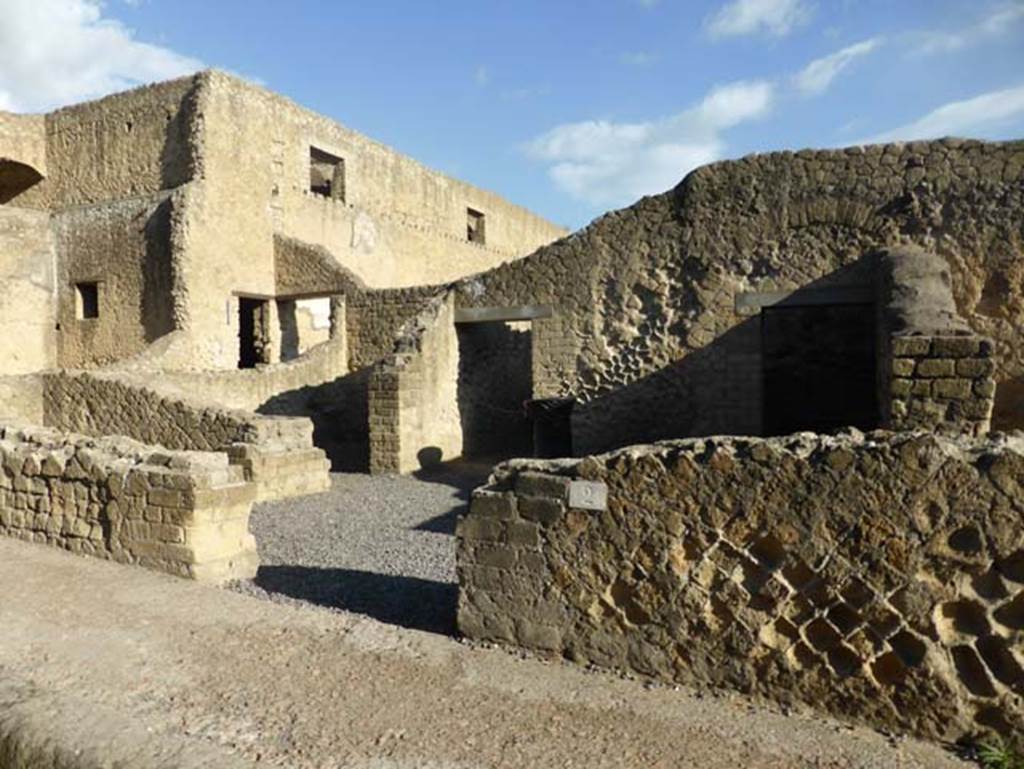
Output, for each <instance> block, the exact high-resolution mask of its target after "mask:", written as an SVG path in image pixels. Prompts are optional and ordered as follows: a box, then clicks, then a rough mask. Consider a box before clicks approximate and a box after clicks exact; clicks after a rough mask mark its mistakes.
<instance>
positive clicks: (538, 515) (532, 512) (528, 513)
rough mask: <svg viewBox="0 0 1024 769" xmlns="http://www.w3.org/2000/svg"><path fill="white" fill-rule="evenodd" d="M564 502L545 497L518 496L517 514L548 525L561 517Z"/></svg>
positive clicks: (563, 511) (563, 510)
mask: <svg viewBox="0 0 1024 769" xmlns="http://www.w3.org/2000/svg"><path fill="white" fill-rule="evenodd" d="M564 513H565V504H564V503H562V502H560V501H558V500H556V499H548V498H546V497H520V498H519V514H520V515H521V516H522V517H523V518H526V519H527V520H530V521H536V522H537V523H540V524H542V525H544V526H550V525H551V524H553V523H555V522H557V521H558V520H559V519H561V517H562V515H563V514H564Z"/></svg>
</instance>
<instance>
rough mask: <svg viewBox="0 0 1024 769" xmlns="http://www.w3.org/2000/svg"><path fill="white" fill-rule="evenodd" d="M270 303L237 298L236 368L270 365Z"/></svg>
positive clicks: (262, 300) (261, 300)
mask: <svg viewBox="0 0 1024 769" xmlns="http://www.w3.org/2000/svg"><path fill="white" fill-rule="evenodd" d="M269 326H270V303H269V302H267V301H266V300H264V299H250V298H248V297H244V296H243V297H239V298H238V368H255V367H256V366H258V365H261V364H264V363H270V333H269V331H270V328H269Z"/></svg>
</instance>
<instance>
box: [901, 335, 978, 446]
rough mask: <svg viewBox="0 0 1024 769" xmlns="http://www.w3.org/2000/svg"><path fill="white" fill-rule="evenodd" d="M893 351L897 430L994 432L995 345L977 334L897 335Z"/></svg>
mask: <svg viewBox="0 0 1024 769" xmlns="http://www.w3.org/2000/svg"><path fill="white" fill-rule="evenodd" d="M890 346H891V347H890V348H891V350H892V358H891V359H890V360H889V374H890V375H891V379H890V381H889V394H890V400H889V404H888V405H889V420H888V423H889V426H890V427H891V428H893V429H897V430H941V429H945V430H954V431H958V432H966V433H968V434H969V435H983V434H985V433H987V432H988V431H989V426H990V422H991V419H992V404H993V398H994V396H995V392H996V383H995V380H994V379H993V378H992V374H993V373H994V372H995V370H996V365H995V361H994V360H993V359H992V353H993V345H992V340H990V339H984V338H982V337H979V336H977V335H973V334H971V335H967V336H897V337H894V338H893V339H892V340H891V342H890Z"/></svg>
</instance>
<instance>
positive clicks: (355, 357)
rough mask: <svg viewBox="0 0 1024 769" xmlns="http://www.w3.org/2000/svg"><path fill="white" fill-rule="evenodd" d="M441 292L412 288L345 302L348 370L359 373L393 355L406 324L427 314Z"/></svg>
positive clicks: (369, 293) (355, 296)
mask: <svg viewBox="0 0 1024 769" xmlns="http://www.w3.org/2000/svg"><path fill="white" fill-rule="evenodd" d="M443 292H444V290H443V289H440V288H433V287H429V288H409V289H401V288H400V289H393V290H380V291H367V292H365V293H359V294H352V295H349V296H347V297H346V301H345V324H346V328H347V331H348V340H349V368H350V369H351V370H352V371H358V370H359V369H361V368H364V367H366V366H371V365H373V364H374V363H377V362H378V361H380V360H382V359H383V358H384V357H385V356H387V355H390V354H391V353H392V352H394V348H395V344H396V340H397V338H398V337H399V335H400V333H401V331H402V329H403V327H404V326H405V324H406V323H408V322H409V321H411V320H412V319H413V318H415V317H416V316H417V315H418V314H420V313H421V312H423V311H424V309H425V308H426V307H427V305H428V304H429V303H430V300H431V298H433V297H437V296H439V295H440V294H442V293H443Z"/></svg>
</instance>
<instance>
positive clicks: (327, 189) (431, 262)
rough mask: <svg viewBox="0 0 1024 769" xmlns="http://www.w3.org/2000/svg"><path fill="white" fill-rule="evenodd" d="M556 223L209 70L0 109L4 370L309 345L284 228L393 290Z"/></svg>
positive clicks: (275, 352) (187, 361)
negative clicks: (160, 346)
mask: <svg viewBox="0 0 1024 769" xmlns="http://www.w3.org/2000/svg"><path fill="white" fill-rule="evenodd" d="M563 234H564V231H563V230H562V229H560V228H558V227H555V226H553V225H551V224H549V223H548V222H546V221H544V220H543V219H540V218H539V217H537V216H534V215H532V214H530V213H529V212H527V211H525V210H523V209H521V208H518V207H517V206H514V205H511V204H510V203H508V202H506V201H504V200H502V199H501V198H499V197H497V196H496V195H493V194H491V193H489V192H486V191H484V190H481V189H478V188H476V187H473V186H471V185H468V184H465V183H464V182H460V181H458V180H455V179H452V178H449V177H446V176H443V175H441V174H439V173H436V172H433V171H431V170H430V169H428V168H425V167H424V166H423V165H421V164H419V163H417V162H415V161H414V160H412V159H410V158H407V157H404V156H402V155H400V154H398V153H397V152H394V151H393V150H391V149H389V148H387V147H384V146H382V145H381V144H379V143H377V142H374V141H372V140H370V139H368V138H366V137H364V136H361V135H359V134H357V133H355V132H353V131H351V130H349V129H347V128H344V127H343V126H341V125H338V124H337V123H335V122H333V121H331V120H328V119H326V118H323V117H321V116H319V115H316V114H314V113H312V112H310V111H308V110H305V109H302V108H300V107H298V106H297V105H295V104H293V103H291V102H289V101H288V100H286V99H284V98H282V97H280V96H277V95H276V94H273V93H270V92H268V91H266V90H265V89H262V88H259V87H256V86H253V85H251V84H249V83H246V82H243V81H241V80H238V79H236V78H233V77H230V76H228V75H225V74H223V73H220V72H204V73H201V74H199V75H196V76H194V77H189V78H184V79H181V80H176V81H172V82H168V83H161V84H158V85H154V86H150V87H146V88H140V89H138V90H135V91H131V92H128V93H123V94H117V95H114V96H110V97H107V98H105V99H101V100H99V101H96V102H90V103H87V104H81V105H77V106H72V107H67V108H64V109H60V110H57V111H55V112H52V113H50V114H47V115H43V116H37V115H29V116H23V115H11V114H0V243H2V248H0V254H2V259H3V261H2V262H0V280H3V282H4V285H5V288H7V289H12V290H8V291H5V294H7V295H9V296H13V297H16V298H11V299H7V300H5V302H4V304H3V307H2V308H0V313H2V314H0V327H2V328H3V329H4V331H5V333H4V336H5V337H6V338H7V339H13V338H17V339H18V340H19V343H18V344H17V345H13V344H12V345H6V344H5V346H4V348H3V350H4V357H5V365H4V372H5V373H9V374H15V373H26V372H32V371H38V370H41V369H46V368H52V367H55V366H59V367H64V368H93V367H96V366H100V365H104V364H109V363H112V362H115V361H119V360H123V359H125V358H127V357H130V356H132V355H135V354H138V353H141V352H143V351H145V350H146V349H147V348H148V346H149V345H151V344H152V343H154V342H156V341H157V340H163V341H164V342H165V345H166V344H167V337H168V335H170V334H174V335H175V338H174V344H173V345H167V347H168V349H166V350H163V352H162V354H161V359H162V360H161V365H162V366H166V367H170V368H190V369H225V368H235V367H236V366H238V365H239V364H241V365H243V366H253V365H256V364H258V363H271V362H277V361H279V360H282V359H288V358H289V357H294V356H295V355H296V354H297V353H298V350H299V349H305V348H306V347H307V346H308V342H309V340H308V339H307V340H300V339H299V338H298V337H299V334H298V330H299V328H300V324H299V321H298V317H300V316H301V313H299V314H298V315H297V313H296V307H295V302H296V300H300V301H301V300H308V299H310V296H309V295H308V294H304V295H296V294H293V293H288V289H287V287H283V286H281V285H279V280H280V269H278V266H277V264H276V259H277V253H276V249H275V242H276V241H275V238H280V237H291V238H296V239H299V240H301V241H302V242H304V243H309V244H314V245H320V246H323V247H325V248H326V249H328V250H329V251H330V252H331V254H333V256H334V258H335V259H336V260H337V261H338V263H339V264H341V265H343V266H344V267H345V268H346V269H347V270H349V271H351V272H352V274H353V275H355V276H357V277H358V278H359V279H360V280H361V281H362V282H363V283H365V284H366V285H367V286H372V287H377V288H390V287H397V286H409V285H420V284H425V283H434V282H438V281H445V280H450V279H453V278H457V277H460V276H462V275H466V274H470V273H473V272H477V271H479V270H482V269H486V268H490V267H494V266H496V265H498V264H501V263H502V262H505V261H509V260H511V259H514V258H516V257H520V256H524V255H525V254H527V253H529V252H530V251H533V250H535V249H536V248H537V247H538V246H541V245H544V244H546V243H548V242H550V241H551V240H553V239H555V238H556V237H559V236H561V235H563ZM324 301H326V300H324ZM319 314H320V315H321V324H320V325H321V332H322V331H323V327H324V325H325V323H324V322H323V320H324V319H325V318H326V315H327V311H326V308H325V307H323V308H322V309H321V311H320V312H319ZM307 325H308V324H307ZM321 336H323V334H322V333H321ZM300 341H302V347H301V348H300V347H298V344H299V342H300Z"/></svg>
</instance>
